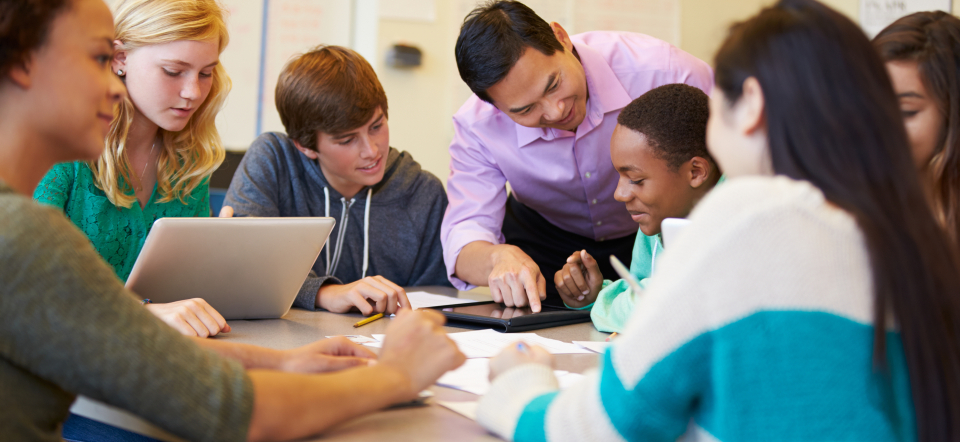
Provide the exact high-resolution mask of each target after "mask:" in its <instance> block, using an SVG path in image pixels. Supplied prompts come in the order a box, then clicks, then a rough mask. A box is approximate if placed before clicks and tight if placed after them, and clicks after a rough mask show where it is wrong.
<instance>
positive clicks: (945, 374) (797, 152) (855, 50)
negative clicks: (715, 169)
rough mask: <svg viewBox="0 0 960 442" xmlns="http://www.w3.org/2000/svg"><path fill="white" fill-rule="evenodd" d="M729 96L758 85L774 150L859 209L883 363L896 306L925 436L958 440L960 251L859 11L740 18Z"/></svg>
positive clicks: (722, 69)
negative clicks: (931, 201)
mask: <svg viewBox="0 0 960 442" xmlns="http://www.w3.org/2000/svg"><path fill="white" fill-rule="evenodd" d="M715 64H716V86H717V87H718V88H720V90H721V91H723V93H724V94H725V96H726V98H727V99H728V100H730V101H736V100H737V99H739V97H740V96H741V94H742V85H743V82H744V80H746V79H747V78H749V77H754V78H756V79H757V81H758V82H759V83H760V86H761V89H762V90H763V96H764V100H765V103H766V108H765V112H766V114H765V117H766V124H767V131H768V137H769V144H770V160H771V161H772V165H773V169H774V171H775V172H776V173H777V174H781V175H786V176H789V177H791V178H795V179H800V180H806V181H809V182H811V183H812V184H814V185H816V186H817V187H818V188H819V189H820V190H821V191H823V193H824V195H825V197H826V198H827V199H828V200H829V201H830V202H832V203H833V204H836V205H837V206H839V207H842V208H843V209H844V210H846V211H847V212H849V213H850V214H851V215H852V216H853V217H854V218H855V219H856V221H857V224H858V225H859V227H860V229H861V230H862V232H863V235H864V239H865V241H866V246H867V250H868V254H869V259H870V264H871V267H872V272H873V285H874V290H875V294H874V296H875V303H874V347H873V350H874V351H873V356H874V364H875V367H876V368H877V369H881V370H882V369H884V368H885V365H884V361H886V358H885V353H886V342H885V333H884V328H885V325H886V324H887V319H886V318H888V317H889V316H890V315H891V314H892V317H893V318H894V319H895V320H896V322H897V325H898V327H899V331H900V334H901V338H902V341H903V347H904V353H905V355H906V360H907V367H908V370H909V375H910V385H911V391H912V395H913V402H914V406H915V416H916V421H917V429H918V437H919V440H920V441H921V442H927V441H944V442H946V441H957V440H960V275H958V273H960V259H958V257H957V256H956V251H955V249H954V247H952V246H951V245H950V243H949V242H948V241H947V238H946V236H945V234H944V232H943V230H941V229H940V228H939V226H938V225H937V224H936V222H935V221H934V219H933V217H932V215H931V211H930V208H929V206H928V205H927V202H926V199H925V198H924V196H923V193H922V191H921V187H920V181H919V176H918V173H917V171H916V169H915V167H914V166H913V161H912V160H911V156H910V150H909V144H908V141H907V134H906V129H905V128H904V125H903V120H902V119H901V116H900V110H899V106H898V104H897V100H896V97H895V95H894V92H893V86H892V85H891V83H890V79H889V77H888V75H887V72H886V70H885V68H884V64H883V61H882V60H881V59H880V57H879V56H878V55H877V53H876V51H874V49H873V47H872V46H871V44H870V41H869V40H868V39H867V37H866V36H865V35H864V34H863V33H862V32H861V31H860V29H859V28H858V27H857V26H856V25H855V24H853V22H851V21H850V20H848V19H847V18H845V17H844V16H842V15H841V14H839V13H837V12H836V11H834V10H832V9H830V8H828V7H826V6H824V5H822V4H820V3H817V2H815V1H813V0H782V1H780V2H779V3H777V4H776V5H775V6H773V7H770V8H767V9H764V10H763V11H762V12H760V14H759V15H757V16H755V17H753V18H751V19H749V20H747V21H746V22H743V23H740V24H737V25H734V27H732V28H731V30H730V35H729V36H728V37H727V39H726V41H725V42H724V44H723V46H722V47H721V48H720V51H719V52H718V53H717V56H716V63H715Z"/></svg>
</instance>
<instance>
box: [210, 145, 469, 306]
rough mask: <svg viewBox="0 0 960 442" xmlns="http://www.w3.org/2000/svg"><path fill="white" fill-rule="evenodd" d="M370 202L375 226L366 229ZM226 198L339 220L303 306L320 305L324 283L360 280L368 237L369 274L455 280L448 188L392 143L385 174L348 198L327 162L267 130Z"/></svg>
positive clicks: (245, 209) (237, 205)
mask: <svg viewBox="0 0 960 442" xmlns="http://www.w3.org/2000/svg"><path fill="white" fill-rule="evenodd" d="M371 190H372V197H371V198H370V200H369V201H368V200H367V196H368V195H371V192H370V191H371ZM328 201H329V207H330V211H329V214H327V213H326V206H327V203H328ZM368 203H369V206H370V225H369V226H368V228H367V229H365V227H367V226H364V212H365V210H366V208H367V204H368ZM224 205H227V206H231V207H233V210H234V214H235V215H236V216H330V217H333V218H334V219H335V220H336V221H337V225H336V226H335V227H334V229H333V232H332V233H331V234H330V238H329V239H328V240H327V244H326V245H325V246H324V250H323V251H321V252H320V257H319V258H317V261H316V262H315V263H314V264H313V269H312V270H311V271H310V274H309V275H308V276H307V279H306V280H305V281H304V283H303V286H302V287H301V288H300V293H299V294H297V299H296V301H294V303H293V305H294V306H296V307H300V308H305V309H308V310H315V309H316V296H317V291H318V290H319V289H320V286H321V285H323V284H326V283H338V284H339V283H351V282H353V281H356V280H359V279H361V278H362V277H363V260H364V240H365V239H366V241H367V243H368V247H369V251H368V252H367V255H368V256H367V258H368V262H369V264H368V268H367V272H366V276H376V275H380V276H383V277H384V278H387V279H389V280H390V281H393V282H394V283H396V284H397V285H400V286H408V287H409V286H418V285H444V286H449V285H450V282H449V280H448V279H447V275H446V268H445V267H444V265H443V249H442V246H441V244H440V222H441V221H442V220H443V212H444V211H445V210H446V208H447V195H446V192H444V190H443V185H442V184H441V183H440V180H439V179H437V177H435V176H433V174H431V173H430V172H427V171H424V170H422V169H421V168H420V165H419V164H417V162H416V161H414V160H413V156H411V155H410V154H409V153H407V152H400V151H398V150H396V149H394V148H390V154H389V156H388V157H387V163H386V171H385V173H384V176H383V180H381V181H380V183H378V184H376V185H374V186H372V187H366V188H364V189H363V190H361V191H360V192H359V193H357V195H355V196H354V197H353V198H352V199H344V198H343V196H342V195H340V193H338V192H337V191H336V190H334V188H333V187H331V186H330V185H329V184H328V183H327V180H326V178H325V177H324V176H323V172H322V171H321V170H320V165H319V164H317V162H316V161H314V160H311V159H309V158H307V157H306V156H304V155H303V154H302V153H300V151H298V150H297V148H296V146H294V144H293V142H292V141H291V140H290V139H289V138H288V137H287V136H286V135H285V134H282V133H275V132H270V133H265V134H263V135H260V137H258V138H257V139H256V140H255V141H254V142H253V144H252V145H251V146H250V149H249V150H247V152H246V154H245V155H244V157H243V160H242V161H241V162H240V165H239V167H238V168H237V172H236V174H234V176H233V181H232V182H231V183H230V190H229V191H227V197H226V199H225V200H224ZM365 231H366V232H365ZM367 234H369V236H367ZM328 255H329V263H330V265H329V267H330V269H331V271H329V272H328V265H327V262H328V261H327V256H328Z"/></svg>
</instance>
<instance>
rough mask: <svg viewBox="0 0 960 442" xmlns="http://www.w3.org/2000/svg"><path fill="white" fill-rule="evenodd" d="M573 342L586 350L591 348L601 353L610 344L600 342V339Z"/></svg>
mask: <svg viewBox="0 0 960 442" xmlns="http://www.w3.org/2000/svg"><path fill="white" fill-rule="evenodd" d="M573 343H574V344H576V345H579V346H581V347H583V348H585V349H587V350H591V351H594V352H597V353H601V354H602V353H603V352H605V351H607V347H609V346H610V343H609V342H602V341H573Z"/></svg>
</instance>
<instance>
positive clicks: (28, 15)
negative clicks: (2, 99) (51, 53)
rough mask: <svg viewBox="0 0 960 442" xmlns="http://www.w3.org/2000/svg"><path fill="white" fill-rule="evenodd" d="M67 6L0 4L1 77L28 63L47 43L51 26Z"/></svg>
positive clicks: (54, 0) (8, 0) (22, 0)
mask: <svg viewBox="0 0 960 442" xmlns="http://www.w3.org/2000/svg"><path fill="white" fill-rule="evenodd" d="M69 5H70V0H2V1H0V77H5V76H6V75H7V74H8V73H9V72H10V69H12V68H13V67H14V66H17V65H23V64H25V63H26V62H27V60H28V59H29V58H30V52H32V51H33V50H35V49H37V48H39V47H40V46H41V45H43V43H44V41H46V39H47V34H48V33H49V30H50V29H49V28H50V22H52V21H53V19H54V17H56V16H57V15H58V14H60V13H61V12H63V10H65V9H66V8H67V7H68V6H69Z"/></svg>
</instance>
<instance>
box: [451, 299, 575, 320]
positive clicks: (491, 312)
mask: <svg viewBox="0 0 960 442" xmlns="http://www.w3.org/2000/svg"><path fill="white" fill-rule="evenodd" d="M441 310H442V311H445V312H451V313H459V314H462V315H473V316H486V317H490V318H500V319H510V318H516V317H517V316H524V315H531V314H533V311H532V310H530V307H507V306H505V305H503V304H497V303H494V302H491V303H489V304H479V305H468V306H463V307H446V308H443V309H441ZM567 310H569V309H565V308H561V307H551V306H548V305H545V306H542V308H541V309H540V311H541V312H548V311H567Z"/></svg>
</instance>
